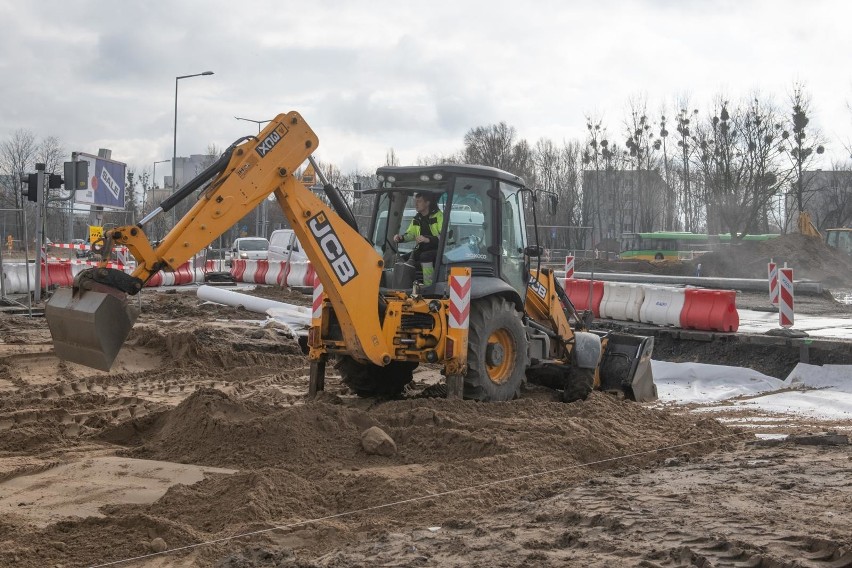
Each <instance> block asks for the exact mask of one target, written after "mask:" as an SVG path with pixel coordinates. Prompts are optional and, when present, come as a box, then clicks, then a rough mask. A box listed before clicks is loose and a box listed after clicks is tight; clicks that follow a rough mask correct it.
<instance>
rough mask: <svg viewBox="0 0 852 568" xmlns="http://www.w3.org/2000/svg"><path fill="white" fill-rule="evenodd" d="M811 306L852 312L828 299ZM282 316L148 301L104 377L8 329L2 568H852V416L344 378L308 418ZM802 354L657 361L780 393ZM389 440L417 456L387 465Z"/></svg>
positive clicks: (169, 297)
mask: <svg viewBox="0 0 852 568" xmlns="http://www.w3.org/2000/svg"><path fill="white" fill-rule="evenodd" d="M806 254H808V255H812V254H813V253H812V252H811V251H806ZM708 259H709V257H708ZM708 265H710V266H712V263H711V262H710V261H708ZM620 269H623V268H620ZM657 269H658V270H674V268H673V267H671V266H669V267H666V268H665V269H664V268H662V267H658V268H657ZM684 270H686V269H684ZM827 271H830V270H827ZM835 272H836V271H835ZM828 277H831V278H842V274H840V275H838V274H830V275H828V276H826V278H828ZM841 281H842V280H841ZM847 282H848V280H847ZM251 293H253V294H257V295H262V296H265V297H271V298H274V299H278V300H281V301H285V302H289V303H298V304H302V305H305V304H307V303H308V301H309V297H308V296H304V295H302V294H300V293H298V292H293V291H287V290H282V289H279V288H274V287H260V288H257V289H256V290H254V291H253V292H251ZM752 296H753V297H752ZM758 296H759V295H756V294H755V295H747V294H744V295H741V296H740V297H738V303H739V304H740V305H743V306H744V307H751V305H754V306H755V307H756V306H758V305H763V306H765V304H766V302H765V298H763V297H758ZM801 309H803V310H812V312H811V313H822V314H832V313H836V314H848V313H849V308H848V307H847V306H844V305H842V304H840V303H838V302H837V301H835V300H834V299H832V298H831V296H830V295H824V296H819V297H812V298H810V299H808V300H807V302H803V303H802V308H801ZM805 313H808V312H805ZM264 321H265V318H264V316H263V315H261V314H254V313H251V312H248V311H245V310H243V309H241V308H232V307H226V306H220V305H214V304H208V303H202V302H200V301H199V300H198V299H197V297H196V296H195V295H194V294H191V293H176V292H163V291H159V292H158V291H153V290H146V291H145V292H144V293H143V295H142V316H141V317H140V319H139V321H138V322H137V324H136V326H135V328H134V330H133V332H132V333H131V336H130V339H129V341H128V343H127V345H126V346H125V347H124V349H123V350H122V351H121V353H120V354H119V357H118V360H117V363H116V365H115V366H114V368H113V370H112V371H111V372H109V373H104V372H100V371H94V370H91V369H87V368H85V367H81V366H77V365H74V364H69V363H64V362H61V361H60V360H58V359H57V358H56V357H55V356H54V355H53V353H52V347H51V343H50V336H49V332H48V329H47V324H46V322H45V321H44V319H43V318H32V319H31V318H27V317H23V316H20V315H8V314H0V338H2V339H0V511H2V514H0V566H21V567H24V568H31V567H32V568H34V567H56V566H62V567H66V568H67V567H72V566H101V565H113V566H158V567H159V566H216V567H234V568H237V567H260V566H279V567H308V566H322V567H344V566H365V567H368V566H465V567H468V566H483V567H491V566H600V567H603V566H644V567H673V566H702V567H709V566H764V567H769V566H771V567H794V566H796V567H800V566H825V567H829V566H830V567H835V568H837V567H843V566H852V514H850V511H852V481H850V479H852V476H850V472H852V449H850V446H849V445H848V443H846V442H845V438H844V436H843V435H848V434H852V421H838V420H835V421H816V420H814V419H809V418H805V417H797V416H795V415H785V416H784V417H783V418H779V417H778V416H775V415H771V414H763V413H760V412H755V411H751V412H746V413H744V412H743V411H742V410H735V409H733V408H732V409H731V412H730V413H727V412H724V411H722V412H714V413H712V415H710V414H708V413H705V412H701V408H702V405H701V404H690V405H667V404H661V403H655V404H648V403H645V404H637V403H632V402H629V401H624V400H619V399H617V398H615V397H613V396H612V395H605V394H602V393H593V395H592V396H591V397H590V398H589V399H588V400H586V401H583V402H576V403H571V404H565V403H561V402H559V396H558V393H557V392H555V391H552V390H550V389H547V388H545V387H539V386H535V385H529V386H527V387H526V388H525V389H524V390H523V392H522V396H521V397H520V398H519V399H517V400H514V401H511V402H506V403H475V402H471V401H448V400H445V399H441V398H431V397H428V396H426V394H428V393H429V392H430V389H429V386H430V385H432V384H434V383H435V382H437V381H439V380H440V373H439V372H438V370H437V368H434V367H431V368H430V367H420V368H418V369H417V370H416V371H415V376H414V379H415V380H414V383H413V384H412V386H411V388H410V389H409V390H407V391H406V393H405V396H404V397H403V398H401V399H399V400H375V399H359V398H357V397H355V396H354V395H352V394H351V393H350V392H349V391H348V390H347V389H346V388H345V386H344V385H342V384H341V383H340V381H339V377H337V375H336V374H335V372H334V369H333V367H330V369H329V376H328V379H327V381H326V390H325V392H324V393H321V394H320V395H319V396H318V397H317V398H316V399H314V400H308V399H307V398H306V396H305V393H306V391H307V386H308V361H307V358H306V357H305V356H304V355H303V354H302V353H301V351H300V349H299V347H298V345H297V343H296V341H295V340H294V339H293V338H291V337H289V336H288V335H287V332H286V331H285V330H283V329H279V328H277V327H276V326H274V325H265V324H264ZM798 355H799V354H798V352H795V353H792V352H791V349H790V348H789V347H788V346H785V345H784V344H783V342H782V343H779V344H776V345H760V346H756V345H749V344H739V343H735V342H729V341H710V342H707V341H694V342H693V341H682V340H677V339H671V338H669V339H663V338H658V341H657V349H656V351H655V358H656V359H660V360H668V361H696V362H705V363H715V364H721V365H734V366H744V367H751V368H754V369H757V370H760V371H761V372H763V373H765V374H769V375H771V376H776V377H779V378H784V376H785V374H786V373H787V372H789V369H790V368H792V366H794V365H795V363H796V357H798ZM821 361H822V362H830V363H840V364H851V363H852V355H850V354H849V351H848V350H846V351H845V352H844V351H843V350H840V351H831V352H826V353H824V354H821V353H819V352H812V353H811V362H812V363H816V364H821ZM850 380H852V379H850ZM372 427H378V428H380V429H381V430H382V431H384V432H385V433H386V434H387V435H388V436H389V437H390V438H391V439H392V440H393V442H394V445H395V447H391V446H390V445H389V444H388V443H387V441H385V444H383V445H379V446H378V447H377V448H376V449H374V450H371V451H370V452H368V451H367V450H366V449H365V447H369V446H365V444H364V442H363V439H362V437H363V436H364V435H365V432H367V431H369V432H370V433H375V431H374V430H370V429H371V428H372ZM831 433H833V434H834V435H831ZM782 434H787V435H790V436H791V437H789V438H787V439H783V440H782V439H778V437H779V436H780V435H782ZM368 435H369V434H368Z"/></svg>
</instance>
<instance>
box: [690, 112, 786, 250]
mask: <svg viewBox="0 0 852 568" xmlns="http://www.w3.org/2000/svg"><path fill="white" fill-rule="evenodd" d="M716 105H717V106H716V109H715V112H714V113H713V116H712V118H711V119H710V121H709V122H708V123H707V124H705V125H704V126H703V127H702V128H700V129H699V130H698V132H697V133H696V136H695V138H694V140H695V142H696V143H697V144H698V147H699V150H698V163H699V165H700V167H701V170H702V173H703V176H704V182H705V190H706V193H705V202H706V203H707V204H708V210H707V227H708V231H710V232H711V233H714V232H719V231H720V230H721V231H724V232H730V233H731V234H732V235H733V237H734V238H736V239H740V238H742V237H743V236H745V235H746V234H748V233H750V232H752V233H753V232H755V229H757V228H760V227H764V226H765V224H766V218H767V209H768V206H769V203H770V201H771V199H772V197H773V196H774V195H776V194H777V193H778V190H779V188H780V187H781V185H782V184H783V183H784V181H785V177H784V174H783V172H782V171H781V168H780V164H779V158H780V156H781V153H782V152H781V146H780V141H781V130H780V125H779V124H778V120H777V113H776V111H775V110H774V108H773V107H772V105H771V103H769V102H767V101H765V100H761V99H760V97H758V96H755V97H754V98H753V99H752V100H751V101H750V102H749V103H748V104H747V105H745V106H744V107H740V108H733V107H731V106H730V105H729V103H728V102H727V101H725V100H723V99H721V98H719V99H718V100H717V103H716ZM729 109H730V110H729ZM732 113H733V114H732Z"/></svg>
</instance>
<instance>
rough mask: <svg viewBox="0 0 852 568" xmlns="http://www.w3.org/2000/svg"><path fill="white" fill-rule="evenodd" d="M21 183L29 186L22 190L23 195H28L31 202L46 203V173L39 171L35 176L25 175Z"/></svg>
mask: <svg viewBox="0 0 852 568" xmlns="http://www.w3.org/2000/svg"><path fill="white" fill-rule="evenodd" d="M21 181H22V182H24V183H25V184H27V188H26V189H24V190H21V195H26V196H27V199H28V200H30V201H35V202H36V203H41V202H42V201H44V171H43V170H39V171H38V172H36V173H34V174H24V175H23V176H21Z"/></svg>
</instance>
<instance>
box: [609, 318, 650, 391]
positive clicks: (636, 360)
mask: <svg viewBox="0 0 852 568" xmlns="http://www.w3.org/2000/svg"><path fill="white" fill-rule="evenodd" d="M604 341H605V342H606V344H605V346H604V352H603V356H602V357H601V367H600V371H601V373H600V374H601V386H600V388H601V390H602V391H610V392H613V391H615V392H621V393H623V394H624V396H626V397H627V398H629V399H631V400H635V401H636V402H650V401H654V400H657V385H655V384H654V374H653V372H652V371H651V352H652V351H653V350H654V338H653V337H643V336H639V335H628V334H624V333H609V334H607V335H606V337H605V339H604Z"/></svg>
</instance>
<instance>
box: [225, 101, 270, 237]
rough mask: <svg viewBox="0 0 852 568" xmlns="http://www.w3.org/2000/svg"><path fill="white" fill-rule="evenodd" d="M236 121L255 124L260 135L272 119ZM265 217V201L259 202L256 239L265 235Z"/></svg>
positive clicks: (239, 118)
mask: <svg viewBox="0 0 852 568" xmlns="http://www.w3.org/2000/svg"><path fill="white" fill-rule="evenodd" d="M234 118H236V119H237V120H245V121H246V122H253V123H255V124H257V133H258V134H260V127H261V125H263V124H266V123H267V122H271V121H272V119H271V118H268V119H266V120H255V119H253V118H241V117H239V116H235V117H234ZM267 225H268V223H267V215H266V199H265V198H264V200H263V201H261V202H260V215H259V216H258V218H257V221H256V222H255V224H254V232H255V233H256V234H257V236H258V237H265V236H266V234H267V228H268V227H267Z"/></svg>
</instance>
